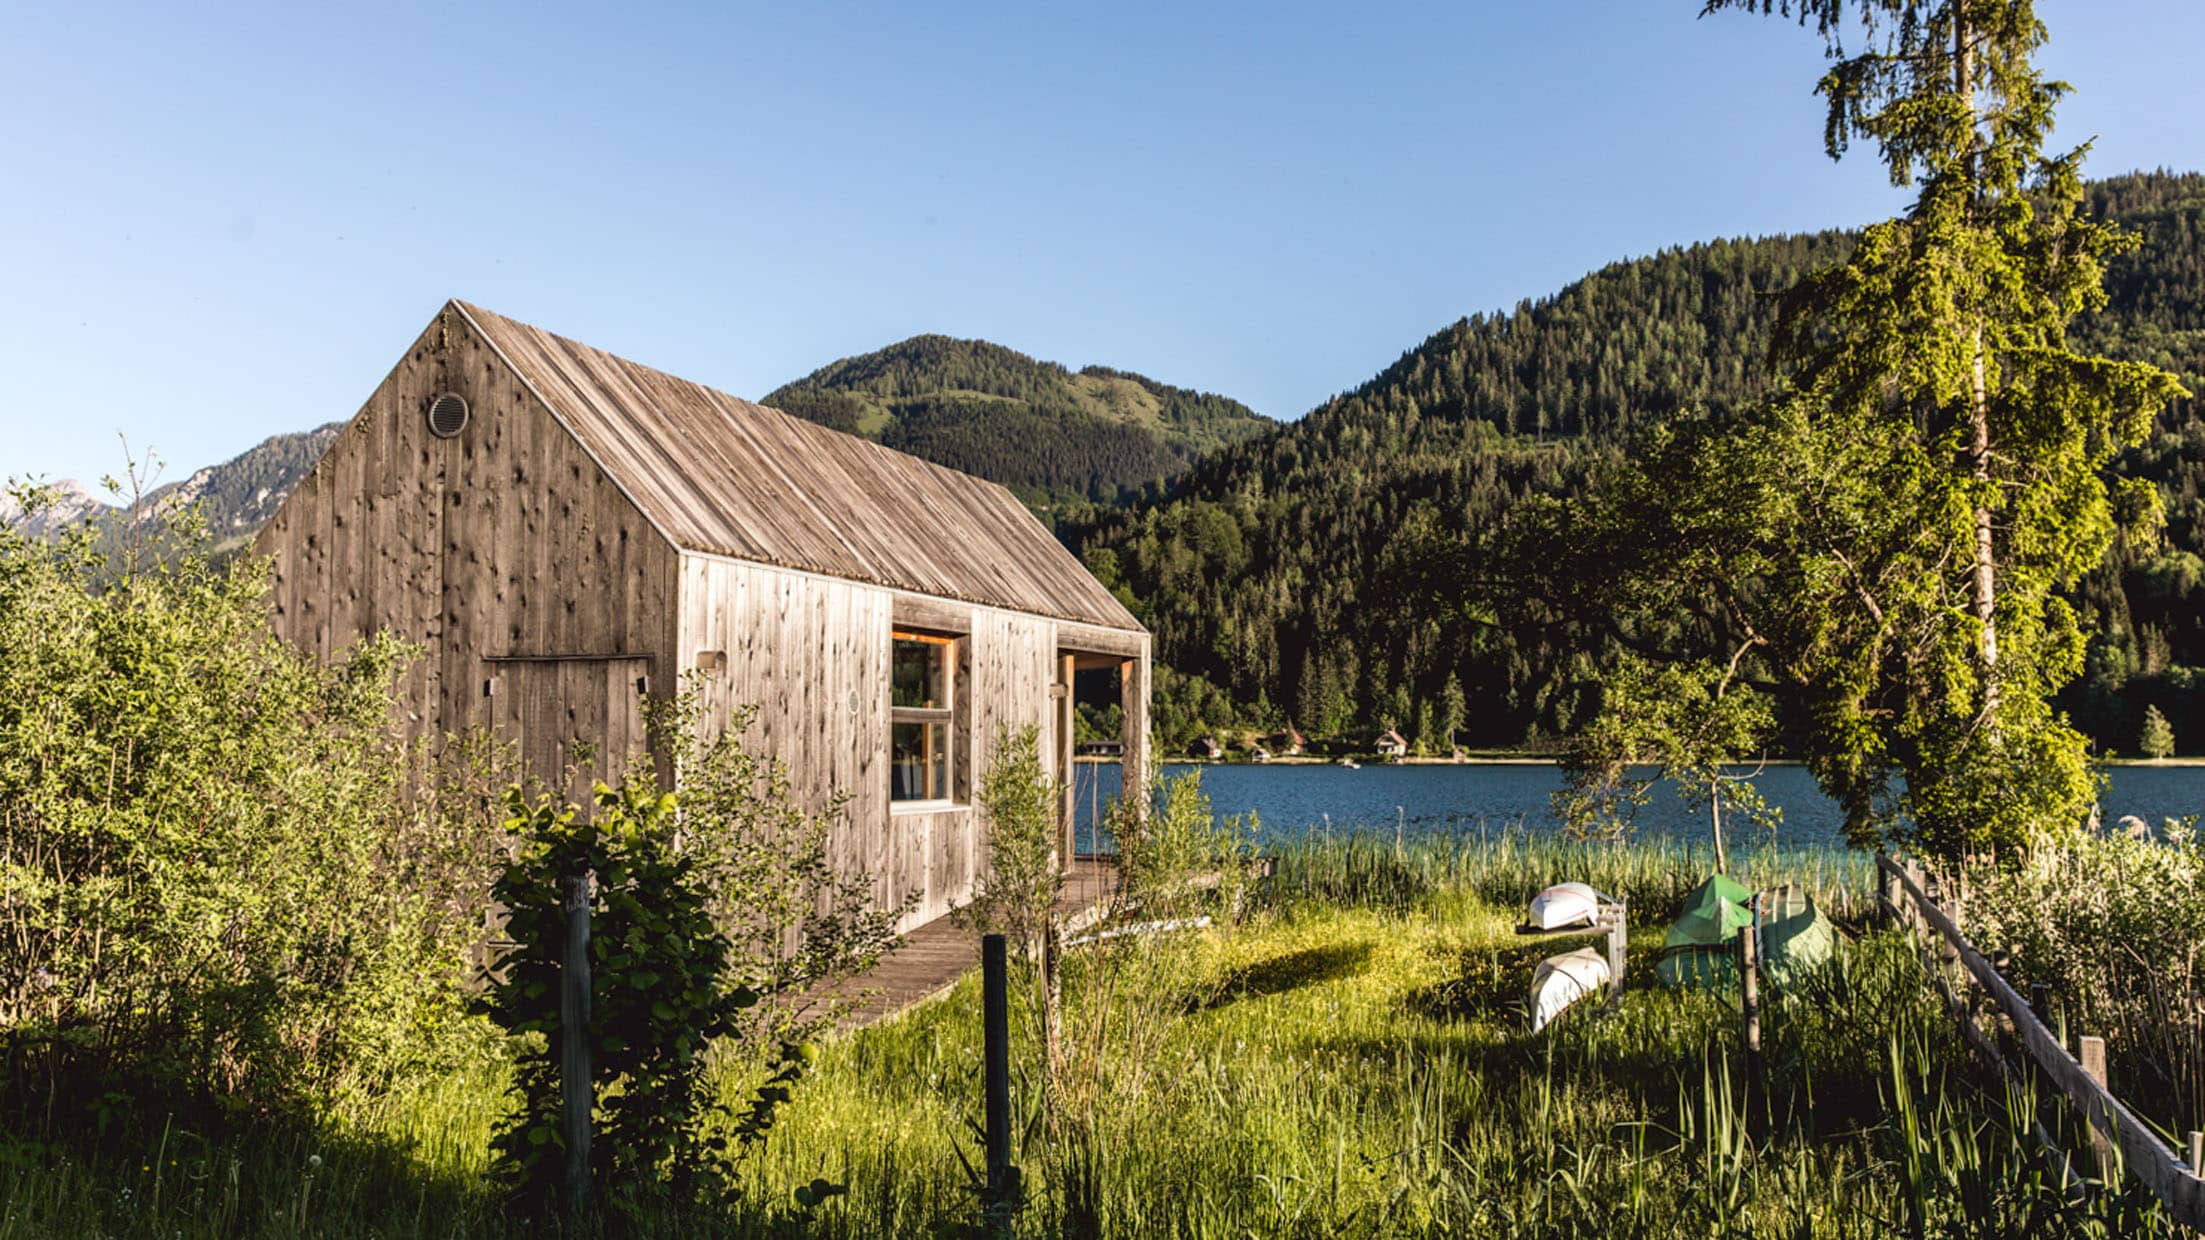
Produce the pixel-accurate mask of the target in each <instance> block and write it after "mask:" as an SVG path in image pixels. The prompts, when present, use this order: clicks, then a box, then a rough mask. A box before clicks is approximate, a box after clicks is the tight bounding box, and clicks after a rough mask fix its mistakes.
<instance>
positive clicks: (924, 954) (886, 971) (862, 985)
mask: <svg viewBox="0 0 2205 1240" xmlns="http://www.w3.org/2000/svg"><path fill="white" fill-rule="evenodd" d="M1117 887H1118V870H1117V867H1116V866H1115V865H1113V864H1112V863H1110V862H1108V861H1103V860H1097V859H1095V858H1092V857H1082V858H1080V859H1079V860H1078V861H1075V862H1073V863H1072V872H1071V874H1070V875H1069V876H1067V877H1066V878H1065V880H1064V890H1063V893H1062V894H1061V895H1059V896H1058V897H1057V916H1058V917H1060V918H1062V919H1063V925H1064V931H1065V935H1066V937H1070V936H1072V935H1076V934H1078V933H1080V932H1081V931H1083V930H1086V929H1088V928H1089V927H1091V926H1093V925H1094V924H1095V922H1096V921H1098V920H1100V919H1101V917H1102V914H1103V911H1104V909H1105V907H1106V906H1107V905H1108V902H1109V898H1110V896H1111V895H1112V894H1113V893H1115V892H1116V890H1117ZM979 963H980V940H979V938H978V936H976V935H974V934H973V933H972V931H970V930H968V929H965V928H963V927H961V926H956V925H953V924H951V923H950V919H949V918H947V917H937V918H935V919H934V920H933V921H930V922H928V923H926V924H925V925H923V926H920V927H919V928H918V929H916V930H913V931H911V932H910V933H908V934H906V935H904V941H903V946H902V947H899V948H897V949H896V950H894V951H892V952H890V953H888V955H887V956H885V957H883V958H882V960H881V962H880V964H878V965H877V966H875V967H874V969H873V971H872V972H870V973H868V974H866V975H865V976H863V977H861V978H858V979H857V980H856V981H855V982H853V983H851V984H850V985H848V986H846V987H844V990H845V991H847V992H849V993H852V994H855V995H856V996H858V1003H857V1006H855V1007H853V1008H852V1009H851V1010H850V1011H849V1013H848V1014H846V1015H845V1016H844V1017H843V1018H842V1020H841V1022H840V1024H839V1025H838V1028H839V1029H841V1030H842V1031H844V1032H848V1031H850V1030H853V1029H862V1028H864V1027H865V1026H867V1025H870V1024H873V1023H875V1022H877V1021H883V1020H887V1019H888V1018H889V1017H891V1016H896V1015H899V1014H901V1013H903V1012H906V1011H909V1010H910V1009H912V1008H914V1007H917V1006H918V1005H919V1004H922V1003H924V1002H926V1001H927V1000H929V999H932V998H934V997H936V996H938V995H941V994H944V993H946V992H947V991H948V990H949V988H950V987H952V986H955V985H956V984H957V979H958V978H960V977H963V976H964V974H965V970H967V969H970V968H972V967H973V966H975V965H977V964H979Z"/></svg>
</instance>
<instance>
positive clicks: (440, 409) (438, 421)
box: [429, 392, 467, 439]
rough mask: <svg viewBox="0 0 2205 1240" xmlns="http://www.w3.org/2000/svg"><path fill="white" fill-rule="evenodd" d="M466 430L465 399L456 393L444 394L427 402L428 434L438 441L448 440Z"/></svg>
mask: <svg viewBox="0 0 2205 1240" xmlns="http://www.w3.org/2000/svg"><path fill="white" fill-rule="evenodd" d="M466 429H467V398H466V397H464V396H461V395H460V394H459V393H457V392H446V393H445V394H443V395H442V396H439V397H437V398H436V399H435V400H432V401H430V402H429V433H430V434H432V435H435V436H436V437H437V438H439V439H450V438H451V437H452V436H454V435H457V434H459V433H460V432H461V431H463V430H466Z"/></svg>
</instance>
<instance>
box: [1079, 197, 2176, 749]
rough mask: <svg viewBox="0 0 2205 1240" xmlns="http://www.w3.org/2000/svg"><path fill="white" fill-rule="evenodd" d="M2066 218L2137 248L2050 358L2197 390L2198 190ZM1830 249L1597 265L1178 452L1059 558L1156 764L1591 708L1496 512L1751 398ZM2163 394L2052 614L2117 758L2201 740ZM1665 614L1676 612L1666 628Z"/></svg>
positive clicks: (1578, 661)
mask: <svg viewBox="0 0 2205 1240" xmlns="http://www.w3.org/2000/svg"><path fill="white" fill-rule="evenodd" d="M2088 209H2089V210H2090V211H2091V212H2093V213H2095V214H2099V215H2102V216H2104V217H2107V218H2110V219H2111V220H2113V221H2116V222H2117V223H2119V224H2120V225H2122V226H2123V227H2125V228H2127V229H2129V230H2131V231H2133V232H2135V233H2136V234H2138V235H2139V237H2140V240H2141V244H2140V245H2139V246H2138V247H2137V248H2136V249H2135V250H2134V251H2132V252H2131V253H2129V254H2126V255H2124V256H2121V257H2118V258H2116V259H2115V260H2113V263H2112V265H2111V267H2110V268H2109V270H2108V273H2107V280H2106V287H2107V292H2108V295H2109V300H2108V304H2107V306H2106V308H2105V309H2104V310H2103V311H2101V312H2099V313H2097V314H2095V315H2091V316H2089V317H2087V318H2086V319H2084V320H2081V321H2080V322H2079V323H2078V330H2077V331H2076V333H2075V336H2076V339H2075V344H2076V345H2077V346H2078V347H2080V348H2082V349H2085V350H2091V351H2100V352H2104V353H2107V354H2111V355H2113V356H2116V357H2121V358H2126V359H2133V360H2138V361H2148V362H2152V363H2154V364H2156V365H2159V366H2162V367H2164V368H2166V369H2168V370H2171V371H2173V372H2175V373H2176V374H2178V375H2180V376H2181V377H2182V379H2183V382H2184V383H2185V384H2186V385H2187V386H2188V387H2189V388H2190V389H2191V390H2192V391H2193V392H2194V391H2205V177H2201V176H2199V175H2196V174H2183V175H2176V174H2170V173H2165V172H2160V173H2151V174H2135V175H2129V176H2122V177H2116V178H2112V179H2109V180H2105V181H2100V182H2096V183H2093V184H2092V185H2091V186H2090V187H2089V192H2088ZM1853 240H1854V234H1852V233H1849V232H1843V231H1829V232H1821V233H1814V234H1808V235H1793V236H1778V237H1767V238H1759V239H1753V240H1726V241H1714V242H1708V243H1704V244H1698V245H1692V246H1686V247H1682V248H1677V249H1670V250H1664V251H1662V252H1660V253H1657V254H1654V255H1651V256H1648V257H1645V258H1638V259H1632V260H1628V261H1624V262H1618V263H1614V264H1611V265H1610V266H1608V267H1605V268H1602V269H1601V270H1599V271H1596V272H1593V273H1592V274H1590V275H1588V276H1586V277H1585V278H1583V279H1581V280H1579V281H1577V282H1575V283H1574V284H1571V285H1570V286H1569V287H1567V288H1565V289H1563V290H1561V291H1560V292H1558V293H1556V294H1554V295H1553V296H1551V297H1547V298H1544V299H1541V300H1538V301H1530V302H1524V303H1522V304H1520V305H1518V306H1517V307H1515V308H1514V309H1513V310H1511V311H1507V312H1504V313H1497V314H1491V315H1477V316H1473V317H1470V318H1466V319H1463V320H1461V321H1459V322H1456V323H1454V324H1452V325H1450V326H1448V327H1446V328H1444V329H1442V330H1441V331H1439V332H1437V333H1435V334H1434V335H1432V336H1431V337H1430V338H1429V339H1427V340H1426V341H1424V342H1423V343H1422V344H1421V345H1419V346H1417V347H1416V348H1414V349H1411V350H1410V351H1408V352H1407V353H1405V354H1403V355H1402V356H1401V358H1400V359H1399V360H1398V361H1396V362H1395V363H1394V364H1393V365H1391V366H1389V367H1387V368H1386V369H1385V370H1383V371H1382V372H1380V373H1379V374H1378V375H1377V376H1376V377H1375V378H1373V379H1371V380H1370V381H1369V382H1367V383H1365V384H1363V385H1362V386H1361V387H1358V388H1356V389H1354V390H1353V391H1350V392H1346V393H1344V394H1342V395H1340V396H1337V397H1334V398H1333V399H1331V400H1328V401H1326V402H1325V403H1324V404H1322V405H1320V406H1319V407H1317V408H1316V409H1313V410H1311V411H1310V412H1309V413H1308V415H1307V416H1305V417H1303V418H1301V419H1299V420H1296V421H1292V422H1285V423H1281V424H1279V425H1278V426H1277V427H1276V428H1275V429H1273V430H1271V431H1269V432H1267V433H1265V434H1263V435H1261V436H1258V437H1256V438H1253V439H1250V440H1248V441H1246V442H1243V443H1238V444H1234V445H1231V446H1228V447H1225V448H1223V449H1221V450H1219V451H1217V452H1215V453H1213V454H1211V455H1209V456H1207V457H1205V458H1204V459H1203V460H1202V461H1201V462H1200V463H1199V464H1198V465H1197V466H1196V467H1195V468H1194V469H1193V470H1192V471H1191V472H1189V473H1188V474H1187V475H1186V476H1185V477H1184V478H1182V479H1180V480H1179V481H1178V482H1177V483H1175V484H1174V486H1173V488H1172V491H1171V493H1170V494H1169V495H1168V496H1166V497H1164V498H1162V499H1161V500H1157V501H1151V502H1143V503H1139V504H1135V505H1132V506H1129V507H1127V508H1124V509H1122V510H1118V511H1112V512H1105V513H1103V514H1101V515H1100V516H1099V518H1098V519H1096V520H1095V521H1093V522H1092V523H1091V524H1088V525H1086V526H1085V527H1083V528H1080V529H1076V530H1068V531H1065V537H1066V541H1067V542H1068V543H1070V544H1072V545H1073V546H1074V548H1075V549H1076V550H1078V551H1079V552H1080V553H1081V555H1082V556H1083V558H1084V559H1085V561H1086V562H1087V564H1088V565H1089V567H1090V568H1091V569H1092V570H1093V571H1094V572H1095V573H1096V574H1097V575H1098V576H1100V577H1101V578H1102V579H1103V580H1104V581H1105V582H1106V583H1107V584H1109V585H1110V586H1111V587H1112V588H1113V589H1115V590H1117V591H1118V592H1119V594H1120V596H1121V597H1122V598H1123V599H1125V600H1126V602H1127V603H1128V605H1129V606H1130V607H1132V608H1133V610H1134V612H1135V614H1136V615H1138V616H1139V617H1140V618H1141V619H1142V621H1143V622H1144V623H1146V624H1147V625H1148V626H1149V627H1150V629H1151V630H1152V631H1153V632H1154V634H1155V636H1156V643H1157V653H1158V660H1159V662H1160V663H1162V664H1165V665H1167V669H1166V670H1160V671H1159V673H1158V676H1157V690H1158V702H1157V718H1158V720H1159V723H1160V726H1161V727H1162V728H1163V730H1164V733H1165V741H1166V744H1167V745H1171V746H1183V745H1185V744H1188V743H1190V742H1192V741H1193V740H1194V739H1195V738H1197V737H1199V736H1202V735H1207V734H1211V733H1216V732H1225V731H1231V730H1235V729H1241V728H1249V729H1266V730H1267V729H1272V728H1277V727H1280V726H1283V725H1285V724H1287V723H1289V722H1291V723H1292V724H1293V725H1295V726H1296V727H1298V728H1300V729H1301V730H1302V731H1304V732H1306V733H1308V734H1309V735H1310V736H1312V737H1314V738H1318V739H1325V738H1343V739H1350V740H1353V739H1359V738H1367V737H1368V736H1370V735H1371V734H1373V733H1375V732H1377V731H1380V730H1383V729H1386V728H1399V729H1400V730H1401V731H1403V732H1404V733H1405V734H1407V735H1408V737H1409V738H1410V740H1411V741H1412V743H1415V744H1417V745H1418V746H1419V747H1420V748H1422V749H1423V750H1424V751H1426V752H1442V753H1443V752H1445V751H1446V749H1447V748H1448V747H1449V745H1450V744H1451V743H1457V744H1465V745H1469V746H1472V747H1509V746H1518V745H1526V744H1528V745H1531V746H1533V747H1538V746H1540V745H1541V744H1542V743H1544V742H1550V741H1552V740H1553V739H1554V738H1557V737H1559V736H1562V735H1566V734H1568V733H1570V732H1571V731H1572V730H1573V729H1574V728H1576V727H1578V726H1579V725H1580V724H1581V723H1582V722H1583V721H1584V720H1585V719H1586V718H1587V716H1588V713H1589V712H1590V711H1591V710H1592V709H1593V708H1594V707H1595V705H1596V702H1595V701H1594V700H1593V692H1594V691H1593V678H1592V675H1591V672H1592V669H1593V667H1594V666H1595V665H1596V664H1597V662H1598V661H1599V660H1601V659H1602V658H1604V657H1605V656H1606V655H1608V654H1610V653H1612V652H1613V651H1614V650H1615V648H1616V645H1617V643H1618V642H1619V641H1620V640H1623V639H1624V638H1625V637H1626V636H1627V635H1622V634H1617V633H1614V632H1612V631H1609V629H1608V628H1607V626H1606V625H1605V623H1604V622H1603V618H1602V617H1600V616H1599V615H1597V614H1593V613H1590V612H1588V611H1585V610H1582V609H1579V608H1575V607H1573V606H1572V605H1571V602H1572V595H1573V593H1575V592H1576V588H1577V587H1578V586H1581V585H1587V584H1590V583H1588V582H1585V581H1583V580H1582V579H1580V580H1578V581H1572V580H1570V579H1568V578H1567V577H1560V578H1558V577H1557V576H1556V575H1555V574H1557V573H1560V572H1565V571H1566V572H1568V573H1577V574H1582V573H1587V572H1596V571H1597V566H1586V565H1583V564H1575V565H1572V566H1571V567H1569V568H1568V569H1566V570H1564V569H1562V568H1561V566H1560V565H1559V564H1558V563H1557V562H1556V561H1553V560H1548V561H1545V562H1537V561H1528V562H1527V560H1526V558H1525V557H1524V555H1523V554H1522V553H1521V552H1516V551H1512V550H1511V547H1514V546H1519V545H1521V544H1520V543H1518V542H1516V541H1514V540H1512V539H1510V538H1509V537H1507V530H1508V525H1509V518H1510V514H1511V513H1512V512H1516V511H1518V510H1519V508H1518V506H1519V505H1520V504H1522V503H1523V501H1524V500H1526V499H1527V498H1529V497H1532V496H1540V495H1547V496H1573V495H1580V494H1582V493H1583V492H1584V491H1585V489H1586V488H1587V487H1588V486H1591V485H1593V479H1595V478H1597V477H1598V476H1599V474H1600V472H1601V469H1602V467H1603V466H1604V465H1609V464H1613V463H1615V462H1617V461H1619V460H1622V459H1624V458H1625V457H1626V456H1627V455H1628V454H1629V453H1631V452H1632V450H1633V446H1634V444H1635V443H1636V442H1637V441H1638V440H1639V439H1640V438H1641V437H1642V436H1644V435H1645V434H1646V433H1647V432H1648V431H1649V430H1650V429H1651V428H1653V427H1655V426H1658V425H1660V424H1661V423H1662V422H1663V421H1664V420H1665V419H1669V418H1671V417H1673V416H1675V415H1677V414H1679V413H1681V412H1686V411H1694V410H1710V411H1720V410H1723V409H1726V408H1734V407H1737V406H1741V405H1743V404H1745V403H1746V402H1749V401H1751V400H1753V399H1754V398H1756V397H1757V396H1759V395H1761V394H1762V392H1763V391H1764V390H1765V388H1766V386H1767V384H1768V382H1769V367H1768V363H1767V356H1768V351H1769V343H1770V331H1771V327H1772V325H1773V324H1774V322H1775V319H1776V315H1777V311H1778V303H1779V301H1780V298H1781V295H1782V294H1783V293H1784V292H1785V291H1786V290H1788V289H1790V288H1791V287H1792V286H1793V285H1794V284H1795V283H1796V282H1797V281H1798V279H1799V278H1800V277H1801V276H1802V275H1803V274H1805V273H1807V272H1809V271H1812V270H1815V269H1817V268H1821V267H1825V266H1828V265H1830V264H1833V263H1836V262H1839V261H1841V260H1842V259H1843V258H1844V257H1845V256H1846V254H1847V253H1848V252H1849V249H1850V246H1851V245H1852V242H1853ZM2198 414H2199V409H2198V402H2197V401H2196V400H2195V399H2194V398H2193V399H2189V400H2182V401H2178V402H2176V403H2175V404H2174V405H2173V406H2172V407H2171V408H2170V409H2168V410H2167V411H2166V413H2165V414H2164V415H2163V416H2162V417H2161V419H2160V422H2159V425H2158V427H2157V429H2156V432H2155V434H2154V435H2153V436H2152V437H2151V439H2150V441H2149V442H2148V443H2147V444H2146V445H2145V446H2143V447H2142V448H2140V449H2137V450H2133V451H2130V452H2128V453H2126V454H2124V455H2123V457H2122V458H2121V459H2120V460H2119V462H2118V464H2117V466H2116V469H2117V470H2118V471H2119V472H2120V473H2122V474H2124V475H2128V476H2132V477H2137V478H2145V479H2149V480H2151V481H2152V482H2154V483H2155V484H2157V486H2158V487H2159V489H2160V491H2161V493H2162V495H2163V497H2164V500H2165V507H2166V524H2165V530H2164V535H2163V537H2161V538H2159V539H2157V540H2156V541H2150V542H2146V541H2143V540H2139V539H2129V538H2124V539H2123V540H2122V541H2119V542H2118V543H2117V544H2116V545H2115V547H2114V549H2113V551H2112V552H2111V554H2110V555H2109V556H2108V557H2107V558H2106V560H2105V561H2104V563H2103V564H2102V565H2100V567H2099V568H2098V569H2097V570H2096V571H2095V572H2093V573H2091V574H2090V575H2089V576H2088V577H2087V578H2085V579H2084V580H2080V581H2076V582H2073V583H2071V585H2070V587H2069V593H2070V598H2071V601H2072V602H2073V603H2074V604H2075V605H2076V607H2077V609H2078V611H2079V612H2080V613H2081V614H2082V616H2083V618H2084V624H2085V627H2086V630H2087V631H2089V632H2090V633H2091V638H2090V648H2089V656H2088V670H2087V672H2086V674H2085V676H2084V677H2083V678H2082V680H2081V681H2079V682H2078V683H2077V684H2075V685H2073V686H2071V687H2070V688H2069V689H2068V690H2067V691H2066V693H2065V695H2064V696H2063V698H2062V701H2061V705H2062V706H2064V707H2065V708H2066V709H2067V710H2068V711H2069V712H2070V713H2071V715H2072V717H2073V718H2074V720H2075V722H2076V724H2077V726H2079V727H2081V728H2082V729H2083V730H2084V731H2085V732H2086V733H2088V734H2089V735H2090V736H2091V737H2092V739H2093V740H2094V741H2095V742H2096V743H2097V744H2098V745H2099V746H2100V747H2101V748H2103V749H2105V750H2107V751H2111V752H2132V751H2133V750H2134V748H2135V745H2136V738H2137V737H2138V735H2139V730H2140V729H2141V727H2142V726H2143V723H2144V718H2145V712H2146V710H2147V709H2149V708H2154V707H2156V708H2157V709H2158V710H2159V711H2160V712H2161V713H2162V714H2163V715H2164V716H2165V718H2166V719H2167V720H2168V721H2169V722H2170V723H2171V725H2172V728H2173V730H2174V734H2175V735H2176V736H2177V737H2189V736H2200V735H2205V616H2201V614H2200V610H2201V609H2200V607H2199V603H2200V601H2201V597H2200V591H2201V590H2205V558H2201V555H2205V500H2201V498H2200V494H2199V491H2200V487H2201V484H2205V425H2201V424H2200V423H2199V421H2198ZM1689 606H1690V603H1689V601H1688V600H1680V603H1679V607H1680V610H1685V609H1688V608H1689Z"/></svg>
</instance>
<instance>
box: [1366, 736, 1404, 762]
mask: <svg viewBox="0 0 2205 1240" xmlns="http://www.w3.org/2000/svg"><path fill="white" fill-rule="evenodd" d="M1374 747H1375V748H1376V749H1377V751H1378V756H1379V757H1381V758H1386V759H1389V760H1391V761H1395V762H1398V761H1400V760H1401V759H1402V758H1405V757H1407V756H1408V753H1409V741H1408V738H1407V737H1405V736H1403V735H1401V733H1400V732H1398V731H1395V730H1394V729H1392V728H1387V729H1386V730H1385V731H1383V732H1380V733H1379V734H1378V740H1377V742H1376V744H1375V746H1374Z"/></svg>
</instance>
